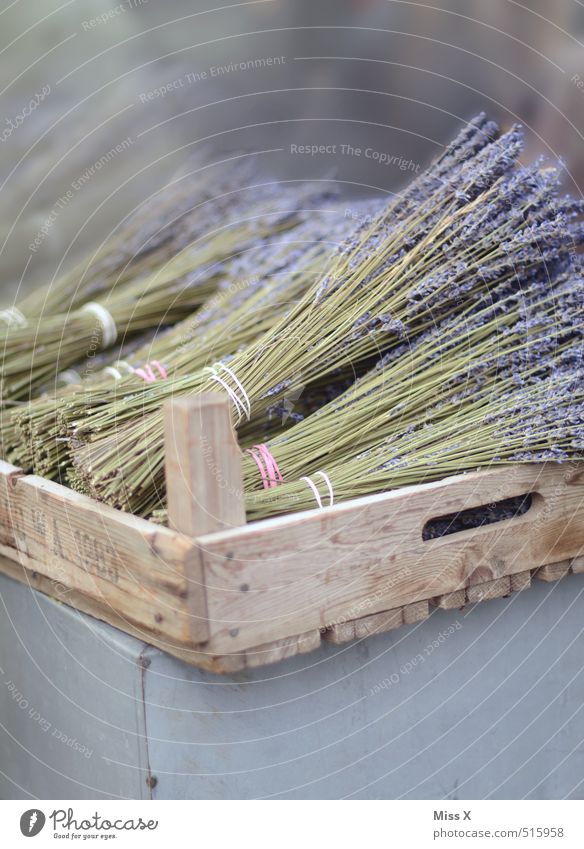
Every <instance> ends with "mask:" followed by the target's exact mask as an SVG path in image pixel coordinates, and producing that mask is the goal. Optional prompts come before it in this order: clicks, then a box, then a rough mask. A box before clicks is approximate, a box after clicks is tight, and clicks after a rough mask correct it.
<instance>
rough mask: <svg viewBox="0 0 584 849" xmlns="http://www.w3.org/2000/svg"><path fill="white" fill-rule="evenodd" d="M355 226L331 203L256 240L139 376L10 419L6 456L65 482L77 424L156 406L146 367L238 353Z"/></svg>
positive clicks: (74, 391) (120, 366)
mask: <svg viewBox="0 0 584 849" xmlns="http://www.w3.org/2000/svg"><path fill="white" fill-rule="evenodd" d="M324 200H325V199H324V198H323V201H324ZM375 206H378V203H377V202H373V204H372V202H371V201H367V202H366V203H363V204H361V203H360V204H358V207H357V208H358V209H362V210H363V211H364V212H368V211H370V210H372V209H373V208H375ZM350 226H354V222H353V221H352V220H349V221H348V220H347V218H346V217H345V216H344V215H343V212H342V208H341V207H340V206H339V205H338V204H330V205H326V204H325V205H324V206H323V208H322V209H318V210H315V211H313V212H312V213H311V216H310V219H309V221H306V222H303V223H299V224H298V226H297V227H296V228H295V229H290V230H288V231H286V232H284V233H281V234H275V235H272V236H271V237H270V238H267V239H263V238H262V239H258V240H256V243H254V244H253V245H252V246H250V247H248V248H246V249H245V251H244V252H243V253H242V254H239V255H237V256H235V257H234V258H233V259H232V260H230V261H228V262H226V263H224V264H223V265H222V267H221V282H220V284H219V289H218V291H217V292H216V293H215V294H214V295H213V296H212V297H211V298H209V299H208V300H207V301H206V302H205V303H204V304H203V306H202V308H201V309H200V310H198V311H197V312H195V313H193V314H192V315H191V316H189V318H188V319H185V320H184V321H183V322H181V323H179V324H178V325H176V326H174V327H173V328H172V329H171V330H169V331H167V332H165V333H163V334H162V335H161V338H160V339H156V338H154V339H151V340H149V341H147V342H146V343H145V344H144V345H143V346H141V347H140V348H138V349H137V350H136V351H134V352H133V354H132V357H131V360H132V362H134V363H135V364H136V367H137V368H136V370H135V371H133V370H132V367H131V366H130V364H129V362H128V359H129V358H126V359H124V361H123V362H118V361H116V362H113V363H112V364H111V365H110V366H109V367H108V368H107V369H106V370H105V373H103V372H102V373H99V374H98V375H97V377H98V378H99V377H101V379H94V380H91V381H89V380H86V381H81V380H80V379H79V380H78V383H79V385H75V386H72V387H70V388H69V389H67V390H61V391H59V392H58V393H57V394H56V395H54V396H53V397H49V398H48V397H44V398H40V399H35V400H34V401H32V402H31V403H29V404H28V405H26V406H25V407H21V408H19V409H17V410H15V411H14V412H13V413H12V414H11V415H5V416H4V421H3V428H2V442H3V452H4V456H5V457H7V458H8V459H10V461H11V462H13V463H15V464H16V465H19V466H21V467H22V468H26V469H29V468H30V469H34V471H36V472H37V473H39V474H42V475H43V476H45V477H59V478H60V477H62V475H63V472H64V470H65V469H66V467H67V465H68V463H67V458H68V451H67V446H66V444H65V441H64V439H63V436H64V435H67V433H68V426H69V425H72V426H73V427H75V428H76V430H79V431H80V432H81V430H82V426H81V425H80V424H79V422H80V420H84V422H85V428H86V430H87V432H90V431H91V430H92V429H94V427H97V428H99V429H100V430H102V429H103V428H104V427H105V426H106V425H107V422H108V421H112V420H113V421H115V422H116V426H119V424H120V421H121V420H123V419H128V418H134V417H135V416H136V414H137V413H138V414H140V413H141V414H143V413H144V412H145V409H146V408H147V407H148V404H149V402H150V403H154V400H153V398H152V395H153V394H154V393H150V392H149V389H150V387H151V384H150V383H145V382H144V374H145V373H144V371H143V369H142V368H140V367H141V366H143V364H145V363H147V362H148V361H150V362H152V361H154V362H155V363H156V364H157V367H158V368H159V369H163V373H164V374H165V375H178V374H181V373H184V374H191V373H192V372H193V371H198V370H200V369H201V368H203V367H204V366H205V365H206V364H207V363H208V362H209V361H210V358H211V357H213V356H215V357H216V356H223V355H224V354H232V353H233V352H234V351H235V350H237V349H238V348H239V347H242V346H244V345H245V344H248V343H249V342H250V341H252V340H253V339H255V338H256V337H257V336H258V335H259V334H260V333H261V332H262V331H263V330H265V329H266V328H268V327H269V326H270V324H271V323H273V322H274V321H275V320H276V318H277V317H278V316H279V315H281V314H282V313H283V312H285V311H286V310H288V309H289V308H290V304H291V303H293V302H294V300H296V299H297V298H298V297H300V296H301V295H302V294H303V292H304V291H305V290H306V289H307V288H308V287H309V286H310V285H311V284H312V283H313V282H314V280H315V279H316V278H317V275H318V272H319V270H320V269H321V268H322V265H323V263H324V261H325V258H326V257H327V255H328V254H329V253H330V245H331V244H335V243H336V238H337V235H338V236H339V237H340V235H341V234H342V233H346V231H347V229H348V228H349V227H350ZM335 234H337V235H335ZM112 376H114V377H115V378H116V382H115V383H113V381H112ZM158 376H159V377H160V374H159V375H158ZM112 409H113V411H114V412H113V415H112ZM90 412H92V414H93V415H92V416H90Z"/></svg>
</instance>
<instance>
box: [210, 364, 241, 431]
mask: <svg viewBox="0 0 584 849" xmlns="http://www.w3.org/2000/svg"><path fill="white" fill-rule="evenodd" d="M211 380H214V381H215V382H216V383H219V384H220V385H221V386H222V387H223V389H225V390H226V392H227V394H228V395H229V397H230V398H231V400H232V401H233V403H234V405H235V409H236V410H237V423H238V424H239V422H240V421H241V416H242V414H243V415H245V407H244V406H243V403H242V401H241V400H240V399H239V398H238V397H237V395H236V394H235V392H234V391H233V389H232V388H231V386H230V385H229V384H228V383H227V381H225V380H223V378H222V377H219V375H218V374H212V375H211Z"/></svg>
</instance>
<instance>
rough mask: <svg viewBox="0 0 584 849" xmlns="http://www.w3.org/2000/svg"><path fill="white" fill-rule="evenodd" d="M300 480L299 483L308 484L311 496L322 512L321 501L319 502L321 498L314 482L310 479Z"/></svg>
mask: <svg viewBox="0 0 584 849" xmlns="http://www.w3.org/2000/svg"><path fill="white" fill-rule="evenodd" d="M300 480H301V481H306V483H307V484H308V486H309V487H310V488H311V490H312V494H313V495H314V497H315V498H316V503H317V504H318V506H319V507H320V509H321V510H322V500H321V497H320V492H319V491H318V489H317V488H316V484H315V483H314V481H313V480H312V479H311V478H300Z"/></svg>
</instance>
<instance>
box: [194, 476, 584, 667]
mask: <svg viewBox="0 0 584 849" xmlns="http://www.w3.org/2000/svg"><path fill="white" fill-rule="evenodd" d="M527 492H531V493H533V494H534V496H533V504H532V507H531V508H530V510H529V511H528V512H527V513H525V514H524V515H522V516H519V517H515V518H513V519H511V520H509V521H504V522H499V523H495V524H492V525H487V526H483V527H481V528H477V529H471V530H465V531H462V532H459V533H456V534H451V535H448V536H446V537H441V538H438V539H432V540H426V541H425V540H423V539H422V528H423V527H424V525H425V523H426V522H427V521H428V520H430V519H432V518H435V517H436V516H440V515H449V514H451V513H456V512H458V511H460V510H465V509H468V508H471V507H476V506H480V505H481V504H486V503H492V502H494V501H499V500H501V499H504V498H509V497H511V496H518V495H523V494H525V493H527ZM583 498H584V464H582V463H579V464H578V463H568V464H564V465H555V464H525V465H521V466H513V467H509V468H503V469H492V470H488V471H484V472H477V473H471V474H468V475H458V476H456V477H452V478H448V479H445V480H442V481H438V482H436V483H431V484H426V485H424V486H416V487H408V488H405V489H402V490H398V491H395V492H391V493H386V494H382V495H375V496H370V497H368V498H363V499H359V500H358V501H354V502H348V503H345V504H340V505H336V506H334V507H332V508H328V509H325V510H322V511H316V510H315V511H309V512H305V513H300V514H296V515H292V516H284V517H280V518H276V519H271V520H268V521H265V522H257V523H254V524H251V525H247V526H246V527H244V528H241V529H237V530H233V531H227V532H224V533H222V534H213V535H208V536H205V537H203V538H201V539H200V540H199V542H200V544H201V548H202V552H203V553H202V557H203V567H204V571H205V583H206V586H207V605H208V610H209V619H210V636H209V647H210V649H211V650H212V651H213V652H214V653H217V654H221V653H223V652H225V651H237V650H245V649H247V648H251V647H253V646H254V645H258V644H262V643H265V642H270V641H271V640H272V639H282V638H284V637H285V636H293V635H294V634H298V633H302V632H304V631H306V630H307V629H312V628H322V627H326V625H327V623H330V622H344V621H345V620H347V619H354V618H355V616H354V614H353V615H352V616H351V610H354V609H355V608H356V606H359V605H361V606H362V607H366V609H367V610H368V611H369V612H370V614H374V613H377V612H381V611H383V610H389V609H393V608H396V607H402V606H404V605H405V604H411V603H413V602H416V601H420V600H423V599H428V598H434V597H436V596H442V595H445V594H447V593H453V592H456V591H459V590H460V589H461V588H463V587H466V586H468V585H469V584H470V585H472V584H474V583H476V582H485V581H487V580H493V581H494V580H496V579H498V578H500V577H502V576H507V575H511V574H515V573H517V572H524V571H526V569H532V568H536V567H538V566H541V565H542V564H543V565H545V564H548V563H557V562H559V561H561V560H564V559H567V558H572V557H574V556H577V555H578V554H580V553H581V552H582V551H583V550H584V516H583V515H582V512H581V510H580V509H579V508H580V505H581V503H582V500H583ZM240 585H245V586H246V587H247V588H248V590H249V592H246V593H245V594H242V593H238V592H235V591H234V590H235V589H236V588H237V587H238V586H240Z"/></svg>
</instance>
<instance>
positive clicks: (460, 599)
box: [432, 590, 466, 610]
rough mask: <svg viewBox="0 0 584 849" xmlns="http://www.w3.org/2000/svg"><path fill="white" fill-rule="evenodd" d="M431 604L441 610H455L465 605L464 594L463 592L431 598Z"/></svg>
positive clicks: (456, 591) (458, 591) (457, 591)
mask: <svg viewBox="0 0 584 849" xmlns="http://www.w3.org/2000/svg"><path fill="white" fill-rule="evenodd" d="M432 604H433V605H434V606H435V607H439V608H440V609H441V610H457V609H459V608H461V607H464V605H465V604H466V593H465V591H464V590H455V591H454V592H452V593H444V595H438V596H436V597H435V598H433V599H432Z"/></svg>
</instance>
